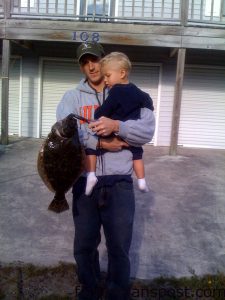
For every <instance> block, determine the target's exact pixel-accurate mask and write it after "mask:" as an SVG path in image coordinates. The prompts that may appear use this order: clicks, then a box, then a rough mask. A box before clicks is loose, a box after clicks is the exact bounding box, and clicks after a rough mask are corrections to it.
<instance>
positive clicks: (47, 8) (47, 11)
mask: <svg viewBox="0 0 225 300" xmlns="http://www.w3.org/2000/svg"><path fill="white" fill-rule="evenodd" d="M46 13H47V14H49V0H47V1H46Z"/></svg>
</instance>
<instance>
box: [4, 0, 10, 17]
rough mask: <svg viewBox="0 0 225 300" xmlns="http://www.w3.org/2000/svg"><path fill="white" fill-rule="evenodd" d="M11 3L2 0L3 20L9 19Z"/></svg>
mask: <svg viewBox="0 0 225 300" xmlns="http://www.w3.org/2000/svg"><path fill="white" fill-rule="evenodd" d="M11 2H12V1H9V0H4V2H3V7H4V17H5V19H8V18H10V14H11Z"/></svg>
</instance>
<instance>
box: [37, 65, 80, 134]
mask: <svg viewBox="0 0 225 300" xmlns="http://www.w3.org/2000/svg"><path fill="white" fill-rule="evenodd" d="M80 79H81V73H80V70H79V66H78V65H75V64H74V61H50V60H46V61H44V62H43V95H42V122H41V136H46V135H48V133H49V132H50V129H51V126H52V125H53V124H54V123H55V122H56V107H57V104H58V103H59V101H60V100H61V98H62V96H63V94H64V93H65V92H66V90H68V89H72V88H74V87H76V85H77V84H78V83H79V81H80Z"/></svg>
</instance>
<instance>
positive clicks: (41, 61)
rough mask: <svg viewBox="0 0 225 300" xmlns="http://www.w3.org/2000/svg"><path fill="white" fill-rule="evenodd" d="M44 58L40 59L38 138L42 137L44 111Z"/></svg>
mask: <svg viewBox="0 0 225 300" xmlns="http://www.w3.org/2000/svg"><path fill="white" fill-rule="evenodd" d="M43 62H44V59H43V57H40V58H39V63H38V78H39V80H38V108H37V138H40V137H41V109H42V96H43V95H42V94H43V91H42V89H43V82H42V81H43V64H44V63H43Z"/></svg>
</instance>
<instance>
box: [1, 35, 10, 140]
mask: <svg viewBox="0 0 225 300" xmlns="http://www.w3.org/2000/svg"><path fill="white" fill-rule="evenodd" d="M9 63H10V41H9V40H3V41H2V124H1V125H2V126H1V143H2V144H3V145H7V144H8V123H9V118H8V112H9Z"/></svg>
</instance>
